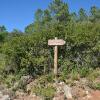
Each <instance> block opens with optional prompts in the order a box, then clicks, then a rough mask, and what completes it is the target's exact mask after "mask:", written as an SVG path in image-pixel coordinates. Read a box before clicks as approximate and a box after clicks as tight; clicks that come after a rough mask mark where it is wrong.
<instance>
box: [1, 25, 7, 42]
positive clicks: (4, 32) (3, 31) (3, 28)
mask: <svg viewBox="0 0 100 100" xmlns="http://www.w3.org/2000/svg"><path fill="white" fill-rule="evenodd" d="M7 35H8V32H7V31H6V28H5V26H0V42H3V41H4V40H5V39H6V37H7Z"/></svg>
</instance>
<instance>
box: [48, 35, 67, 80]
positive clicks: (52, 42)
mask: <svg viewBox="0 0 100 100" xmlns="http://www.w3.org/2000/svg"><path fill="white" fill-rule="evenodd" d="M64 44H65V41H64V40H62V39H57V37H55V39H52V40H48V45H50V46H54V75H55V80H56V81H57V74H58V67H57V66H58V46H61V45H64Z"/></svg>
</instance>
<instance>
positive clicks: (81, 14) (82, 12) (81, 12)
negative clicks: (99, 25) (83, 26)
mask: <svg viewBox="0 0 100 100" xmlns="http://www.w3.org/2000/svg"><path fill="white" fill-rule="evenodd" d="M87 19H88V17H87V15H86V12H85V10H84V9H83V8H81V9H80V10H79V21H87Z"/></svg>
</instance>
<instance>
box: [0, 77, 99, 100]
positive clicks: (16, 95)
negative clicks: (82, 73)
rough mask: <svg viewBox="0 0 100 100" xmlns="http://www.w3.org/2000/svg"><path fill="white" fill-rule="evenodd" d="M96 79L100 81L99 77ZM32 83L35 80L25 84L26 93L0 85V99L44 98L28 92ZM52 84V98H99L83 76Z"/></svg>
mask: <svg viewBox="0 0 100 100" xmlns="http://www.w3.org/2000/svg"><path fill="white" fill-rule="evenodd" d="M97 81H100V79H98V80H97ZM34 84H35V82H34V81H32V82H30V83H29V84H28V85H27V92H26V93H24V92H23V91H22V90H18V91H16V92H13V91H12V90H10V89H6V88H5V86H3V85H0V100H45V99H44V98H43V97H41V96H37V95H36V94H33V93H31V92H30V93H28V91H29V90H31V88H32V86H33V85H34ZM52 85H53V86H54V87H55V88H56V93H55V95H54V97H53V98H52V100H100V90H96V89H95V90H94V89H91V88H90V87H89V86H88V81H87V80H86V79H85V78H82V79H80V80H78V81H74V82H73V83H72V84H65V83H64V82H59V83H53V84H52Z"/></svg>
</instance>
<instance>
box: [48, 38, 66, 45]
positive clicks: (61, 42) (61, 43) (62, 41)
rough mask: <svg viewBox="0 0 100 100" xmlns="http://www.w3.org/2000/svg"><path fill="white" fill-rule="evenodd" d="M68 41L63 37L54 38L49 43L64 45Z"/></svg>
mask: <svg viewBox="0 0 100 100" xmlns="http://www.w3.org/2000/svg"><path fill="white" fill-rule="evenodd" d="M65 43H66V42H65V41H64V40H62V39H53V40H48V45H52V46H55V45H56V46H57V45H64V44H65Z"/></svg>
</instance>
